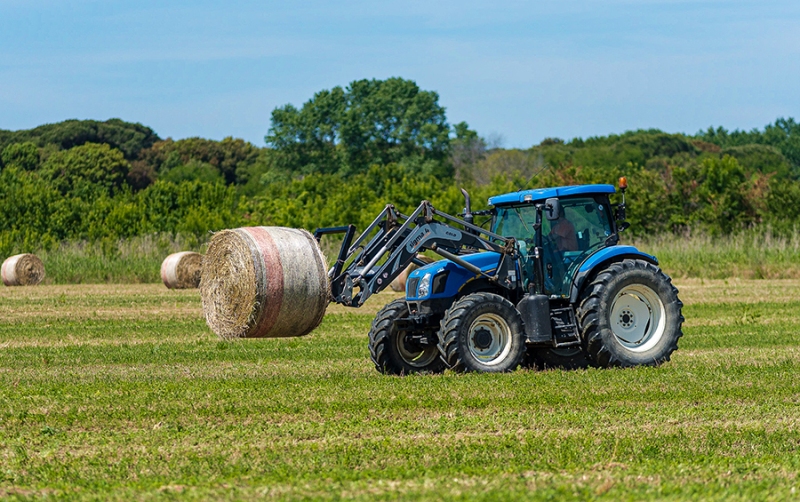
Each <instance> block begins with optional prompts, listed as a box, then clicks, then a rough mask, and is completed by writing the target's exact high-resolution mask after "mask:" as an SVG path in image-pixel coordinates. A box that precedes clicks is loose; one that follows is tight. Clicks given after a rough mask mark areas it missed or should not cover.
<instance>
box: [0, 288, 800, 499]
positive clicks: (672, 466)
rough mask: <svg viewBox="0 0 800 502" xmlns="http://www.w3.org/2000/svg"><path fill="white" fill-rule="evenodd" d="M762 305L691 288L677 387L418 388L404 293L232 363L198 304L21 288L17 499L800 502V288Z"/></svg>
mask: <svg viewBox="0 0 800 502" xmlns="http://www.w3.org/2000/svg"><path fill="white" fill-rule="evenodd" d="M764 282H766V281H757V283H758V284H759V287H762V289H763V286H761V284H763V283H764ZM752 284H755V283H749V282H739V283H737V284H735V285H730V284H726V283H723V282H721V281H719V282H704V283H702V284H700V283H691V284H689V285H688V286H687V287H685V288H683V289H684V291H685V293H684V294H682V296H683V299H684V301H685V303H686V307H685V309H684V313H685V316H686V318H687V323H686V327H685V330H684V331H685V336H684V338H683V339H682V341H681V348H680V350H679V351H678V352H676V353H675V355H674V357H673V361H672V362H670V363H668V364H665V365H664V366H662V367H659V368H637V369H631V370H587V371H546V372H538V371H517V372H515V373H512V374H504V375H488V374H474V375H460V374H453V373H446V374H444V375H436V376H433V375H428V376H411V377H405V378H399V377H388V376H382V375H379V374H378V373H377V372H376V371H375V370H374V368H373V367H372V364H371V363H370V362H369V360H368V354H367V350H366V332H367V331H368V329H369V323H370V321H371V319H372V312H374V310H375V309H376V308H378V307H379V305H377V304H382V303H385V302H386V301H388V299H389V298H390V296H389V295H385V294H384V295H378V297H377V298H375V299H374V300H375V302H374V304H371V305H368V306H367V307H365V310H363V311H361V310H355V311H351V310H345V309H342V308H333V309H331V313H330V314H329V315H328V316H327V317H326V319H325V321H324V322H323V324H322V326H321V327H320V328H319V329H318V330H317V331H315V332H314V333H313V334H312V335H310V336H307V337H305V338H301V339H286V340H243V341H239V342H235V343H226V342H220V341H218V340H217V339H216V338H215V336H214V335H213V334H211V333H210V331H209V330H208V329H207V328H206V326H205V324H204V322H203V320H202V318H201V313H200V310H199V306H198V296H197V293H196V292H174V291H167V290H166V289H165V288H163V287H157V286H147V285H141V286H126V287H115V286H102V287H101V286H74V287H45V288H15V289H12V288H6V289H4V290H1V291H0V311H2V312H4V316H3V319H2V320H0V498H9V499H39V498H48V497H57V498H64V499H103V500H106V499H115V500H130V499H148V500H150V499H166V500H171V499H176V498H179V499H207V498H215V499H261V498H268V499H269V498H277V499H296V500H300V499H306V498H314V499H329V500H336V499H357V500H373V499H394V498H403V499H418V498H426V499H439V498H444V499H455V500H459V499H478V500H481V499H484V500H531V499H533V500H537V499H538V500H549V499H594V498H598V499H607V500H618V499H704V500H706V499H719V500H722V499H725V500H769V499H772V500H785V499H790V498H793V497H797V496H798V495H800V493H798V490H800V479H798V477H797V473H798V472H799V471H800V378H798V376H799V375H798V373H799V372H798V370H799V369H800V329H799V328H800V316H799V315H798V313H800V287H798V286H800V284H798V282H797V281H790V282H786V281H784V282H776V283H774V286H775V288H776V289H777V290H780V291H788V292H790V293H787V294H784V295H783V296H781V297H777V298H776V297H774V296H773V295H772V293H771V292H770V291H771V290H770V291H767V290H764V291H762V293H761V294H759V295H758V296H756V297H752V296H751V297H748V298H747V300H748V301H747V303H745V302H739V301H735V299H736V298H738V295H739V294H740V293H741V292H743V291H748V290H749V288H750V285H752ZM679 285H680V284H679ZM731 299H734V300H731Z"/></svg>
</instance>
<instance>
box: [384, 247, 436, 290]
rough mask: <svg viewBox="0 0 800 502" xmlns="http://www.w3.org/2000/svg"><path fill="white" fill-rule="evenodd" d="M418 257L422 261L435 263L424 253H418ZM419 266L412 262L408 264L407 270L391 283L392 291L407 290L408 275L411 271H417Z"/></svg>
mask: <svg viewBox="0 0 800 502" xmlns="http://www.w3.org/2000/svg"><path fill="white" fill-rule="evenodd" d="M417 259H419V260H421V261H424V262H425V263H433V259H431V258H428V257H427V256H424V255H417ZM417 268H419V267H417V265H416V264H415V263H412V264H411V265H409V266H407V267H406V268H405V270H403V271H402V272H400V275H398V276H397V277H395V279H394V280H393V281H392V283H391V284H390V285H389V287H391V288H392V291H397V292H400V291H405V290H406V281H407V280H408V275H409V274H410V273H411V272H413V271H415V270H416V269H417Z"/></svg>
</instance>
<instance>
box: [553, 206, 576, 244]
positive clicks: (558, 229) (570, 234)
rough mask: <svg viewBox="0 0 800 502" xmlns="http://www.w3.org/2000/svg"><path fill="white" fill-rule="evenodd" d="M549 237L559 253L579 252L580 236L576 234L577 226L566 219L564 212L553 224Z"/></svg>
mask: <svg viewBox="0 0 800 502" xmlns="http://www.w3.org/2000/svg"><path fill="white" fill-rule="evenodd" d="M547 235H548V237H549V238H550V240H552V241H553V243H554V244H555V245H556V249H558V250H559V251H561V252H564V251H578V234H577V232H575V226H574V225H573V224H572V222H571V221H569V220H568V219H567V218H566V216H565V215H564V212H563V211H562V212H561V215H560V216H559V217H558V219H557V220H556V221H554V222H553V224H552V226H551V227H550V233H549V234H547Z"/></svg>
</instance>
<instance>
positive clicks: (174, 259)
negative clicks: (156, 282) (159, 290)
mask: <svg viewBox="0 0 800 502" xmlns="http://www.w3.org/2000/svg"><path fill="white" fill-rule="evenodd" d="M202 270H203V255H201V254H200V253H193V252H191V251H182V252H180V253H173V254H171V255H169V256H167V257H166V258H165V259H164V261H163V262H162V263H161V280H162V281H164V285H165V286H166V287H168V288H169V289H191V288H199V287H200V273H201V272H202Z"/></svg>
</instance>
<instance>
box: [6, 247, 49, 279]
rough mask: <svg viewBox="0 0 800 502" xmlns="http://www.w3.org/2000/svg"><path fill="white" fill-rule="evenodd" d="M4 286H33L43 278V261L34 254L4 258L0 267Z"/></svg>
mask: <svg viewBox="0 0 800 502" xmlns="http://www.w3.org/2000/svg"><path fill="white" fill-rule="evenodd" d="M0 275H1V276H2V278H3V284H5V285H6V286H35V285H36V284H39V283H40V282H42V279H44V263H42V260H40V259H39V257H38V256H36V255H34V254H18V255H14V256H11V257H10V258H6V261H4V262H3V266H2V268H0Z"/></svg>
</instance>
